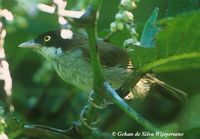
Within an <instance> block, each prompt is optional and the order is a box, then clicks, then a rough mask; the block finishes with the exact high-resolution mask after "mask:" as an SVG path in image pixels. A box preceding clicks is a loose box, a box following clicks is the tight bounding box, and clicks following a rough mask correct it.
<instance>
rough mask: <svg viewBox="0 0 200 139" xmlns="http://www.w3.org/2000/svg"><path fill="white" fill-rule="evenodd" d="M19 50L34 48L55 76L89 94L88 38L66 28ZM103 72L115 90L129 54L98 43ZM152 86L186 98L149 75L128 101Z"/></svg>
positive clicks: (128, 64)
mask: <svg viewBox="0 0 200 139" xmlns="http://www.w3.org/2000/svg"><path fill="white" fill-rule="evenodd" d="M19 47H24V48H31V49H34V50H35V51H36V52H37V53H39V54H41V55H42V56H44V57H45V58H46V60H47V61H48V62H50V63H51V64H52V66H53V67H54V69H55V70H56V72H57V73H58V75H59V76H60V77H61V78H62V79H63V80H64V81H66V82H68V83H70V84H72V85H74V86H76V87H78V88H80V89H82V90H83V91H86V92H89V91H91V90H92V85H93V71H92V67H91V64H90V54H89V46H88V40H87V37H85V36H83V35H80V34H76V33H73V32H72V31H70V30H69V29H63V30H55V31H49V32H46V33H43V34H41V35H39V36H38V37H37V38H36V39H34V40H31V41H27V42H24V43H22V44H20V45H19ZM97 47H98V52H99V57H100V63H101V66H102V72H103V75H104V77H105V79H106V80H107V81H109V82H110V83H111V85H112V87H113V88H115V89H118V88H120V86H121V85H122V84H123V83H124V81H125V80H126V79H127V77H128V76H129V75H130V73H131V72H133V70H134V68H133V66H132V64H131V62H130V58H129V55H128V52H127V51H126V50H124V49H122V48H119V47H116V46H113V45H111V44H110V43H107V42H104V41H97ZM152 84H155V85H157V86H159V87H162V88H163V90H167V91H166V92H169V94H170V95H172V96H174V97H175V98H176V99H178V100H180V101H182V100H183V99H185V97H186V96H187V95H186V93H184V92H183V91H181V90H179V89H176V88H174V87H172V86H170V85H167V84H165V83H164V82H162V81H160V80H158V79H157V78H155V77H154V76H152V75H150V74H148V75H146V76H145V77H144V78H142V79H140V81H139V82H138V83H137V84H136V85H135V86H134V87H133V90H132V91H131V94H132V95H130V94H129V95H128V99H130V98H138V97H144V96H146V94H147V93H148V92H149V90H150V87H151V86H152Z"/></svg>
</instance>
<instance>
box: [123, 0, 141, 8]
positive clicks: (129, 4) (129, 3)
mask: <svg viewBox="0 0 200 139" xmlns="http://www.w3.org/2000/svg"><path fill="white" fill-rule="evenodd" d="M120 4H121V5H122V6H124V7H126V8H127V9H128V10H132V9H134V8H136V7H137V5H136V4H135V2H134V1H133V0H121V2H120Z"/></svg>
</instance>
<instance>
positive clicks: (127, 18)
mask: <svg viewBox="0 0 200 139" xmlns="http://www.w3.org/2000/svg"><path fill="white" fill-rule="evenodd" d="M123 15H124V16H123V17H124V18H123V20H124V21H125V22H128V21H132V20H133V14H132V13H131V12H129V11H124V12H123Z"/></svg>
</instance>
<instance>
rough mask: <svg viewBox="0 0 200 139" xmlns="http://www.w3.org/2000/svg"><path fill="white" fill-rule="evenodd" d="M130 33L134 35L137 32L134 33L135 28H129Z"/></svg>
mask: <svg viewBox="0 0 200 139" xmlns="http://www.w3.org/2000/svg"><path fill="white" fill-rule="evenodd" d="M130 33H131V35H132V36H134V35H136V34H137V33H136V30H135V28H131V31H130Z"/></svg>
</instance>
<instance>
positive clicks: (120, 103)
mask: <svg viewBox="0 0 200 139" xmlns="http://www.w3.org/2000/svg"><path fill="white" fill-rule="evenodd" d="M104 86H105V89H106V91H107V93H108V94H109V95H110V99H111V100H112V101H114V102H115V103H116V104H117V105H118V106H119V107H120V108H121V109H122V110H123V111H125V112H126V113H127V114H128V115H129V116H130V117H131V118H132V119H134V120H135V121H136V122H138V123H139V124H140V125H142V126H143V127H144V128H146V129H148V130H150V131H153V132H156V131H158V128H156V127H155V126H154V125H153V124H152V123H150V122H149V121H148V120H146V119H145V118H143V117H142V116H141V115H140V114H138V113H137V112H136V111H135V110H134V109H133V108H131V107H130V106H129V105H128V104H127V103H126V102H125V101H124V100H123V99H122V98H120V97H119V95H118V94H117V92H116V91H115V90H114V89H113V88H112V87H111V86H110V84H109V83H108V82H105V83H104Z"/></svg>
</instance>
